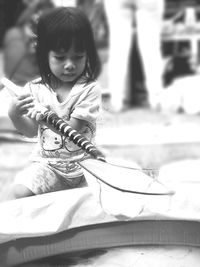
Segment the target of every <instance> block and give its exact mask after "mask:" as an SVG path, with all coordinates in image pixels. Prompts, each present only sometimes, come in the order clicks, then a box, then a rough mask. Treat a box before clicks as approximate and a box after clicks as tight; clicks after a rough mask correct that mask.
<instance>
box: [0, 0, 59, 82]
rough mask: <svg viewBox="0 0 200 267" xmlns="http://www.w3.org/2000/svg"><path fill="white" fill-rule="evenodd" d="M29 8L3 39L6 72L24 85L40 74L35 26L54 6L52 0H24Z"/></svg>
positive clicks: (6, 74)
mask: <svg viewBox="0 0 200 267" xmlns="http://www.w3.org/2000/svg"><path fill="white" fill-rule="evenodd" d="M24 4H26V6H27V8H26V9H25V10H24V11H23V12H22V13H21V15H20V16H19V18H18V20H17V22H16V26H15V27H12V28H10V29H9V30H8V31H7V32H6V34H5V37H4V41H3V56H4V74H5V76H6V77H7V78H8V79H10V80H12V81H13V82H14V83H16V84H17V85H20V86H23V85H24V84H26V83H27V82H28V81H30V80H32V79H33V78H35V77H37V76H38V75H39V69H38V65H37V61H36V56H35V49H34V42H35V35H34V31H35V27H36V23H37V20H38V18H39V16H40V15H41V14H42V13H43V11H44V10H46V9H50V8H53V7H54V4H53V3H52V2H51V0H35V1H30V0H28V1H27V0H24Z"/></svg>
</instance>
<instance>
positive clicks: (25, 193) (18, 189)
mask: <svg viewBox="0 0 200 267" xmlns="http://www.w3.org/2000/svg"><path fill="white" fill-rule="evenodd" d="M33 195H35V194H34V193H33V192H32V191H31V190H30V189H28V188H27V187H26V186H24V185H22V184H15V185H13V186H12V187H11V189H10V190H9V194H8V196H7V199H6V200H13V199H18V198H23V197H30V196H33Z"/></svg>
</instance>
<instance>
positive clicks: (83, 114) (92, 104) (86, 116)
mask: <svg viewBox="0 0 200 267" xmlns="http://www.w3.org/2000/svg"><path fill="white" fill-rule="evenodd" d="M100 108H101V89H100V86H99V84H98V83H94V84H93V85H91V86H88V88H86V89H85V90H84V93H83V94H82V95H81V97H80V98H79V100H78V101H77V103H76V105H75V106H74V109H73V110H72V113H71V117H73V118H77V119H81V120H86V121H89V122H91V123H95V122H96V120H97V118H98V117H99V113H100Z"/></svg>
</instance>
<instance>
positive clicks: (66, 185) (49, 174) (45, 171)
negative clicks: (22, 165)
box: [14, 162, 87, 195]
mask: <svg viewBox="0 0 200 267" xmlns="http://www.w3.org/2000/svg"><path fill="white" fill-rule="evenodd" d="M76 173H77V176H74V175H73V172H72V175H70V172H69V173H67V170H66V173H63V175H62V172H60V171H58V170H57V169H55V168H54V167H53V166H51V165H50V164H48V163H41V162H33V163H31V165H30V166H29V167H27V168H26V169H24V170H23V171H21V172H19V173H18V174H17V176H16V178H15V180H14V184H21V185H24V186H26V187H27V188H28V189H29V190H31V191H32V192H33V193H34V194H36V195H38V194H43V193H49V192H54V191H59V190H65V189H72V188H78V187H84V186H86V185H87V183H86V180H85V177H84V175H83V173H82V171H81V169H80V171H79V172H76Z"/></svg>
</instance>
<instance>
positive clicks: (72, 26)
mask: <svg viewBox="0 0 200 267" xmlns="http://www.w3.org/2000/svg"><path fill="white" fill-rule="evenodd" d="M86 38H87V34H85V30H84V27H83V26H82V25H79V24H77V23H74V22H73V21H70V20H69V21H65V22H63V21H62V22H61V23H58V24H57V26H56V25H54V27H53V28H52V29H51V31H50V32H49V34H48V36H47V40H46V41H47V43H46V44H47V50H48V51H50V50H53V51H61V50H62V51H66V52H67V51H68V50H69V49H70V47H71V46H72V45H74V47H75V50H76V51H77V52H84V51H86V42H87V40H86Z"/></svg>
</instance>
